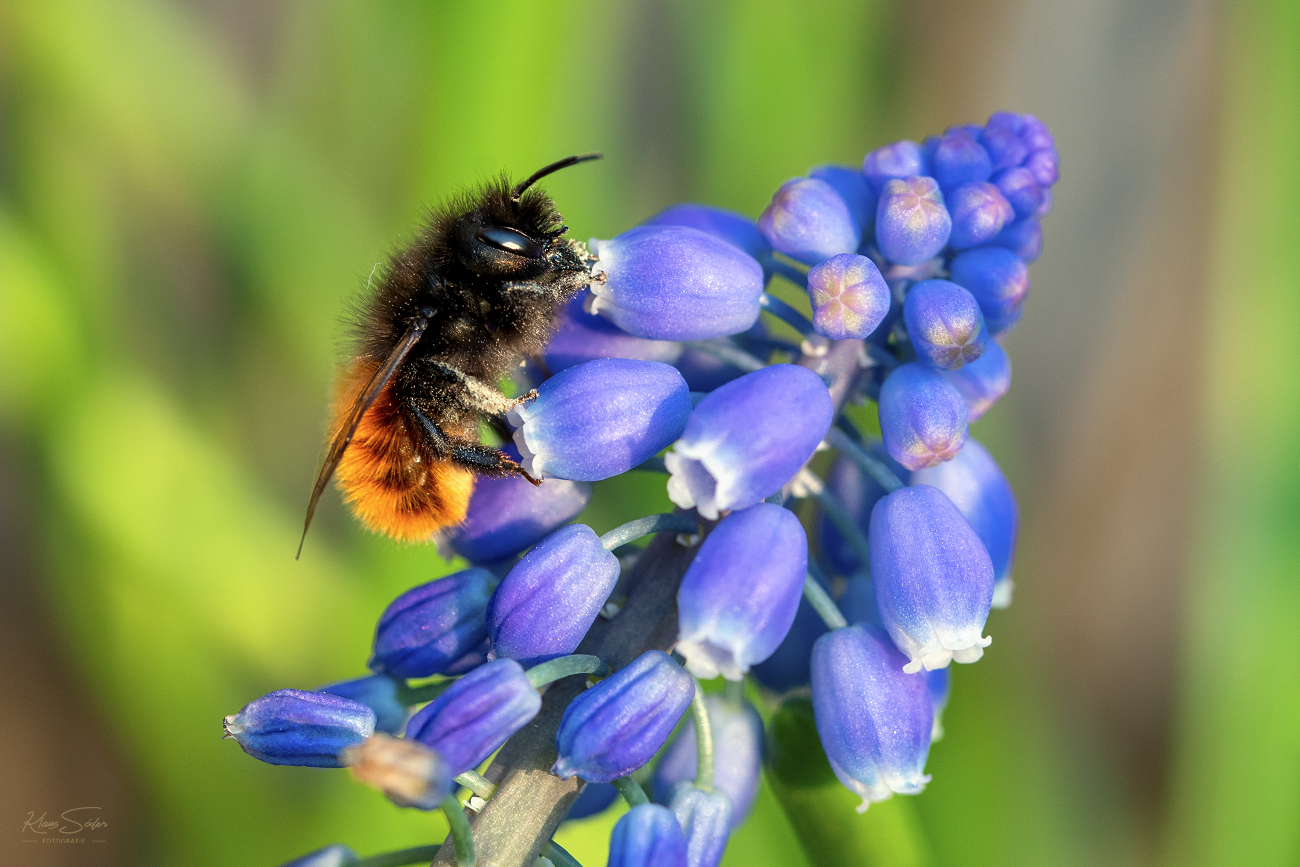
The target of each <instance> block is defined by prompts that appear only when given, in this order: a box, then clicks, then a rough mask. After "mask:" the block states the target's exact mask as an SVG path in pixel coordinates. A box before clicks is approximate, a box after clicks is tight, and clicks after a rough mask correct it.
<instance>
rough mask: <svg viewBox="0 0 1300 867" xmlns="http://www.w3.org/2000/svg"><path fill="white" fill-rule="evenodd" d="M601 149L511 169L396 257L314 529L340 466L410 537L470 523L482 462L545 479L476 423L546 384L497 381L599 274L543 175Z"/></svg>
mask: <svg viewBox="0 0 1300 867" xmlns="http://www.w3.org/2000/svg"><path fill="white" fill-rule="evenodd" d="M599 157H600V154H587V155H585V156H573V157H568V158H567V159H563V160H560V161H558V162H554V163H551V164H550V165H548V166H545V167H543V168H541V169H539V170H537V171H536V172H534V173H533V174H532V175H530V176H529V177H528V178H527V179H525V180H524V181H522V182H520V183H519V184H516V185H514V186H511V185H510V182H509V180H508V179H507V178H506V177H505V176H504V175H503V176H502V177H501V178H500V179H498V180H496V181H493V182H491V183H489V184H487V185H486V186H485V187H483V188H482V189H481V190H479V191H478V192H477V193H475V194H473V195H470V196H465V197H461V198H458V199H454V200H452V201H450V202H447V203H446V204H444V205H443V206H442V207H441V208H439V209H437V210H435V211H434V212H433V214H432V215H431V216H430V219H429V221H428V224H427V225H426V226H425V228H424V229H423V231H422V232H421V233H420V236H419V237H418V238H417V240H416V241H415V243H414V244H412V245H411V246H409V247H407V248H406V249H404V250H402V251H400V252H398V253H397V254H395V255H394V256H393V257H392V259H391V261H390V262H389V264H388V267H387V269H386V271H385V272H384V274H383V276H382V278H381V280H380V282H379V284H378V286H377V288H376V289H375V291H374V292H373V293H372V294H371V295H370V296H369V298H368V299H367V300H366V301H365V303H364V306H363V307H362V309H361V312H360V316H359V317H358V322H357V331H358V352H357V354H356V356H355V357H354V358H352V360H351V361H350V362H349V363H348V364H347V366H346V367H345V368H344V371H343V374H342V377H341V381H340V383H339V388H338V390H337V395H338V397H337V400H336V404H335V407H334V422H333V424H332V426H331V428H330V434H329V439H328V443H329V446H328V448H327V450H326V452H325V457H324V459H323V460H322V462H321V466H320V469H319V471H318V472H317V474H316V483H315V486H314V487H313V488H312V492H311V500H310V501H309V502H308V504H307V518H306V520H305V521H304V522H303V530H302V532H303V539H304V540H305V539H306V537H307V529H308V528H309V527H310V526H311V519H312V515H313V514H314V513H315V511H316V504H317V503H318V502H319V501H320V497H321V494H323V493H324V491H325V487H326V485H328V484H329V480H330V477H331V476H333V475H335V474H337V476H338V483H339V487H340V488H342V490H343V496H344V499H345V500H346V501H347V502H348V503H349V505H350V506H351V507H352V510H353V512H354V513H355V514H356V515H357V517H358V518H360V519H361V522H362V523H363V524H364V525H365V526H366V527H368V528H369V529H371V530H374V531H376V532H380V533H385V534H387V535H389V536H391V537H393V538H395V539H401V540H416V539H426V538H428V537H429V536H430V535H431V534H432V533H433V532H434V531H436V530H438V529H439V528H441V527H448V526H454V525H456V524H459V523H460V522H461V521H463V520H464V519H465V511H466V509H467V508H468V506H469V497H470V493H471V492H472V491H473V488H474V478H475V475H476V474H481V475H487V476H508V475H520V476H524V477H525V478H527V479H528V480H529V481H531V482H532V483H533V484H538V482H537V480H536V479H533V478H531V477H530V476H528V474H527V473H525V472H524V469H523V467H521V466H520V465H519V464H518V463H517V462H515V461H514V460H512V459H511V458H510V457H508V456H507V455H505V454H502V453H501V452H500V451H498V450H497V449H494V448H492V447H490V446H486V445H484V444H483V443H482V442H480V440H479V437H478V423H479V420H480V419H481V418H483V419H487V420H488V421H489V423H493V424H495V426H496V427H497V428H498V429H499V430H501V429H503V424H504V422H503V415H504V413H505V412H506V411H507V410H509V409H510V408H512V407H514V406H517V405H518V404H520V403H522V402H524V401H527V400H530V399H531V398H533V397H535V396H536V392H530V393H528V394H526V395H523V396H522V397H519V398H514V399H511V398H507V397H506V396H505V395H504V394H502V393H501V392H500V391H499V390H498V389H497V386H496V383H497V382H498V381H500V379H501V377H503V376H505V375H506V374H508V373H510V372H511V371H512V370H514V369H515V368H516V367H517V366H518V365H519V363H520V361H521V360H522V359H523V358H525V357H527V356H530V355H536V354H537V353H539V352H540V351H541V349H542V345H543V344H544V343H545V342H546V339H547V338H548V337H549V336H550V333H551V328H552V319H553V317H554V313H555V308H556V306H557V305H559V304H560V303H562V302H563V301H565V300H567V299H568V298H570V297H572V296H573V295H574V294H575V293H576V292H578V291H580V290H581V289H582V288H584V287H585V286H587V284H588V283H590V282H591V274H590V261H589V259H588V257H587V252H586V248H585V247H583V246H582V245H581V244H579V243H577V242H575V241H571V240H569V239H567V238H565V237H564V233H565V232H566V231H568V227H567V226H565V225H564V224H563V221H562V220H561V217H560V214H559V211H558V210H556V207H555V203H554V202H553V201H552V200H551V198H550V197H549V196H548V195H546V194H545V193H544V192H542V191H540V190H537V189H533V188H532V187H533V185H534V184H536V183H537V182H538V181H539V180H541V179H542V178H544V177H546V176H547V175H549V174H551V173H552V172H555V171H558V170H560V169H562V168H566V167H568V166H572V165H575V164H577V163H581V162H586V161H587V160H593V159H599ZM298 554H299V555H301V554H302V542H299V544H298Z"/></svg>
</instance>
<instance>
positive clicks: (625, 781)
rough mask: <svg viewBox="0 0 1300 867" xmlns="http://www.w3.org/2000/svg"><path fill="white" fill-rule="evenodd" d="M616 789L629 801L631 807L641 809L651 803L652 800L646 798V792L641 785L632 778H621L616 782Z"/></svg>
mask: <svg viewBox="0 0 1300 867" xmlns="http://www.w3.org/2000/svg"><path fill="white" fill-rule="evenodd" d="M614 788H616V789H618V793H619V794H620V795H622V796H623V800H625V801H627V805H628V806H629V807H639V806H641V805H642V804H648V803H650V799H649V798H647V797H646V796H645V790H644V789H642V788H641V784H640V783H638V782H637V781H636V780H634V779H632V778H631V777H619V778H618V779H617V780H615V781H614Z"/></svg>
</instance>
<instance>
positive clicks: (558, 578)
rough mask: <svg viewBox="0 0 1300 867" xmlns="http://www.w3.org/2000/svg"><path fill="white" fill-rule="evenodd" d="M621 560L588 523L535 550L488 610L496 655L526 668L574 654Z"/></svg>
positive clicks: (570, 528)
mask: <svg viewBox="0 0 1300 867" xmlns="http://www.w3.org/2000/svg"><path fill="white" fill-rule="evenodd" d="M618 576H619V564H618V558H617V557H615V556H614V555H613V554H611V553H610V552H609V551H606V550H605V548H604V546H603V545H601V542H600V537H599V536H597V535H596V532H595V531H594V530H592V529H591V528H590V527H588V526H587V525H586V524H570V525H569V526H567V527H563V528H561V529H559V530H557V531H555V532H554V533H552V534H551V535H550V536H547V537H546V538H545V539H543V540H542V541H541V542H540V543H538V544H537V545H536V546H534V547H533V549H532V550H530V551H529V552H528V553H527V554H525V555H524V556H523V559H521V560H520V561H519V562H518V563H517V564H515V566H514V568H513V569H511V570H510V572H509V574H507V575H506V577H505V578H504V579H502V581H501V585H500V586H499V587H498V588H497V591H496V593H495V594H493V596H492V602H491V603H490V605H489V606H488V611H487V628H488V633H489V636H490V637H491V639H492V646H493V648H494V649H495V650H496V653H497V655H498V656H502V657H509V658H511V659H517V660H519V661H520V662H521V663H522V664H524V665H527V666H533V665H536V664H537V663H539V662H545V661H546V660H548V659H554V658H556V657H558V656H564V655H566V654H569V653H572V652H573V651H574V650H575V649H576V648H577V646H578V644H579V643H580V642H581V641H582V638H583V636H584V635H586V634H587V630H588V629H590V628H591V624H592V623H594V622H595V621H596V615H598V614H599V613H600V609H601V608H603V607H604V605H605V600H607V599H608V598H609V594H610V593H611V592H613V590H614V585H615V584H617V583H618Z"/></svg>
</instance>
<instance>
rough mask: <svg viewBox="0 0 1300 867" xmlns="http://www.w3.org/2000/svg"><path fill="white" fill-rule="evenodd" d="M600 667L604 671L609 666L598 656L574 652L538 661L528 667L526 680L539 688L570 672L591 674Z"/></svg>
mask: <svg viewBox="0 0 1300 867" xmlns="http://www.w3.org/2000/svg"><path fill="white" fill-rule="evenodd" d="M602 668H603V669H605V670H606V671H608V670H609V666H607V665H605V663H604V662H602V661H601V659H600V657H599V656H592V655H590V654H587V653H575V654H573V655H571V656H561V657H558V658H556V659H548V660H546V662H542V663H538V664H537V665H534V666H533V667H532V668H530V669H528V671H527V672H526V674H527V676H528V682H529V683H531V684H532V685H533V689H541V688H542V687H544V686H546V685H547V684H548V683H552V682H554V681H557V680H559V679H560V678H562V677H568V676H569V675H571V674H593V673H595V672H598V671H600V670H601V669H602Z"/></svg>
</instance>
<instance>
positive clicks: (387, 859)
mask: <svg viewBox="0 0 1300 867" xmlns="http://www.w3.org/2000/svg"><path fill="white" fill-rule="evenodd" d="M437 854H438V847H437V846H412V847H411V848H410V849H398V850H397V851H396V852H384V853H381V854H379V855H371V856H370V857H369V858H362V859H361V860H360V861H359V862H357V867H404V865H406V864H425V863H428V862H429V861H432V860H433V856H434V855H437Z"/></svg>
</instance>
